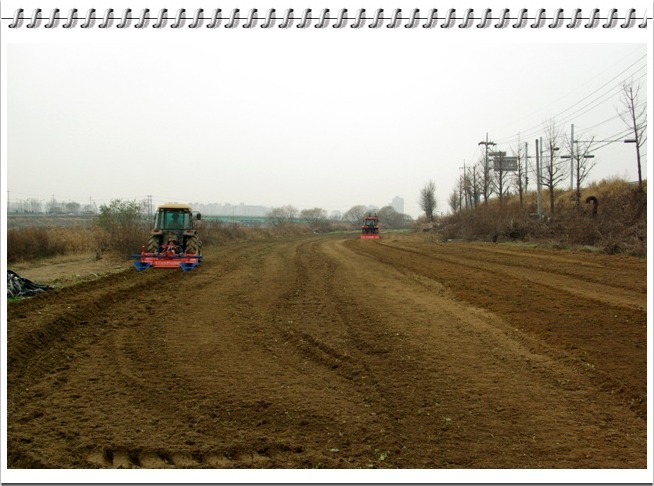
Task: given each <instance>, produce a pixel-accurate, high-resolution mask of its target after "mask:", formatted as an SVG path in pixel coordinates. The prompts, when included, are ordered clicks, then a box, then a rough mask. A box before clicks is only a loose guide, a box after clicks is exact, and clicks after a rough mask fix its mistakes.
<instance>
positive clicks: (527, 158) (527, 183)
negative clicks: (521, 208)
mask: <svg viewBox="0 0 654 486" xmlns="http://www.w3.org/2000/svg"><path fill="white" fill-rule="evenodd" d="M528 186H529V144H528V143H527V142H525V194H527V187H528Z"/></svg>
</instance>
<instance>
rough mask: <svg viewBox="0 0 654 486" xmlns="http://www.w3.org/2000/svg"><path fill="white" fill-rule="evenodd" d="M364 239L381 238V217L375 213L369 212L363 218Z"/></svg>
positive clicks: (362, 232)
mask: <svg viewBox="0 0 654 486" xmlns="http://www.w3.org/2000/svg"><path fill="white" fill-rule="evenodd" d="M360 238H361V239H362V240H378V239H379V218H378V217H377V215H376V214H375V215H374V216H372V215H371V214H368V216H366V217H365V218H363V226H361V236H360Z"/></svg>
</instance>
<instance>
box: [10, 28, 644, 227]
mask: <svg viewBox="0 0 654 486" xmlns="http://www.w3.org/2000/svg"><path fill="white" fill-rule="evenodd" d="M60 30H61V29H60ZM78 30H79V28H78ZM95 30H96V31H97V30H98V29H97V28H96V29H95ZM114 30H115V29H114ZM132 30H134V29H132ZM223 30H224V29H223ZM260 30H262V29H260ZM279 30H280V31H281V29H279ZM299 31H300V29H297V30H296V31H294V32H292V34H294V35H295V36H296V37H297V40H298V42H294V39H292V38H290V37H289V35H290V34H286V35H284V34H279V33H278V32H271V33H270V35H267V36H262V35H259V34H260V33H258V35H256V36H255V35H251V36H250V38H247V34H246V35H243V34H240V37H237V36H234V37H232V38H228V37H226V35H225V34H221V35H222V36H223V37H219V38H217V39H218V40H216V37H214V39H213V40H212V41H210V42H184V43H171V42H169V41H168V40H163V41H162V42H158V39H157V38H156V37H154V36H152V37H150V38H149V39H148V40H147V42H143V41H142V40H141V39H139V38H136V37H134V36H126V37H125V38H124V39H123V40H122V42H123V43H115V42H107V41H106V39H99V38H97V37H89V39H88V40H90V42H80V41H79V39H78V38H77V39H75V41H74V42H68V41H67V39H66V38H63V40H62V39H59V40H58V42H57V43H47V42H44V43H40V42H37V43H24V42H19V43H11V44H9V45H8V51H7V54H8V56H7V98H8V102H7V161H8V162H7V190H8V197H9V198H10V199H11V200H18V199H28V198H36V199H40V200H43V201H47V200H49V199H50V198H51V197H52V195H54V196H55V198H56V199H57V200H60V201H78V202H81V203H85V202H88V201H89V200H90V199H93V200H94V201H96V202H97V203H103V202H108V201H109V200H111V199H114V198H122V199H138V200H141V199H144V198H145V197H146V195H152V196H153V200H154V202H155V204H157V203H161V202H165V201H183V202H201V203H211V202H218V203H232V204H238V203H245V204H253V205H254V204H256V205H265V206H280V205H285V204H292V205H294V206H296V207H297V208H299V209H303V208H311V207H322V208H324V209H327V210H328V211H330V212H331V211H333V210H339V211H346V210H347V209H349V208H350V207H352V206H353V205H356V204H371V205H377V206H384V205H386V204H389V203H390V201H391V200H392V198H393V197H395V196H400V197H402V198H404V200H405V212H407V213H408V214H410V215H411V216H413V217H417V216H418V215H419V213H420V209H419V206H418V203H417V199H418V193H419V191H420V189H421V188H422V186H423V185H424V184H425V183H426V182H428V181H429V180H430V179H433V180H434V181H435V182H436V188H437V196H438V202H439V211H446V210H447V209H448V205H447V198H448V197H449V194H450V193H451V192H452V191H453V189H454V188H455V185H456V183H457V178H458V177H459V175H460V174H461V169H460V168H461V167H462V166H463V164H464V162H465V163H466V164H467V165H470V164H472V163H476V162H477V161H478V160H479V158H480V157H481V155H482V147H480V146H479V145H478V143H479V142H480V141H481V140H484V138H485V136H486V133H487V132H488V134H489V139H490V140H492V141H495V142H496V143H497V146H496V148H497V149H499V150H506V151H507V152H511V150H512V148H514V147H515V146H516V143H517V140H518V137H519V135H518V134H521V135H520V137H521V140H522V141H523V142H524V141H527V142H529V144H530V147H529V151H530V154H531V155H534V153H535V152H534V151H535V147H534V140H535V138H536V137H538V136H543V135H544V134H543V130H542V127H543V124H544V123H545V122H546V121H548V120H549V119H551V118H553V119H554V120H555V121H556V122H557V124H558V125H559V126H560V127H561V129H562V131H564V132H565V133H566V134H567V133H569V132H570V124H571V123H574V124H575V131H576V134H578V135H579V136H578V137H577V138H583V139H587V138H590V137H592V136H594V137H595V139H596V140H607V139H615V138H616V137H617V138H620V137H622V138H628V136H623V135H624V134H623V132H624V130H625V129H626V127H625V125H624V123H623V122H622V121H621V120H620V118H619V117H618V116H617V111H616V110H617V109H618V108H619V107H620V96H619V95H620V92H619V87H620V84H621V83H622V82H624V81H625V80H629V79H634V80H636V81H637V82H638V83H639V84H641V85H642V86H643V88H642V89H643V94H645V93H647V84H646V83H647V80H646V74H647V46H646V45H645V44H637V43H587V44H584V43H577V42H575V43H567V42H566V43H519V42H508V43H484V42H483V40H484V39H483V38H481V42H471V43H460V42H459V43H450V42H444V39H443V38H442V37H441V38H439V39H438V42H436V41H434V37H432V38H431V39H427V38H426V37H425V36H424V32H419V33H418V34H417V35H416V36H415V37H409V35H405V34H402V35H404V36H403V37H400V36H399V35H398V36H397V37H396V38H395V39H391V38H390V37H388V32H380V33H379V34H377V32H378V31H372V30H368V31H366V32H363V33H362V34H360V35H352V34H351V33H350V32H348V33H347V34H348V35H347V36H345V35H343V36H342V37H341V38H339V40H338V42H334V39H335V33H334V32H327V33H324V34H323V33H322V32H321V33H318V34H316V32H317V31H318V29H314V31H313V32H309V33H308V34H302V37H301V36H300V34H298V32H299ZM358 32H361V31H358ZM181 34H182V33H180V34H179V35H180V38H181ZM183 34H184V35H186V36H187V37H188V34H187V33H186V32H185V33H183ZM382 34H383V35H385V36H386V37H384V38H383V39H382V38H381V37H378V35H382ZM89 35H90V34H89ZM336 35H338V34H336ZM426 39H427V40H426ZM300 40H301V41H300ZM607 40H609V41H610V37H607ZM96 41H97V42H96ZM650 56H651V53H650ZM643 99H644V97H643ZM599 145H604V144H598V145H597V146H599ZM595 155H596V158H595V161H596V163H597V165H596V167H595V169H594V170H593V172H592V174H591V179H593V180H598V179H602V178H606V177H612V176H619V177H624V178H627V179H630V180H635V179H636V177H637V175H636V162H635V150H634V147H633V145H627V144H624V143H613V144H609V145H605V146H604V147H603V148H600V149H598V151H597V152H596V153H595ZM532 180H534V179H532ZM567 184H568V182H567V180H566V185H567Z"/></svg>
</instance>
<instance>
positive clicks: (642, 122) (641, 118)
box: [618, 82, 647, 192]
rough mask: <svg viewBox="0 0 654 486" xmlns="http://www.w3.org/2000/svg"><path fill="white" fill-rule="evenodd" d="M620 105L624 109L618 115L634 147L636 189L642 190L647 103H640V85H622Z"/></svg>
mask: <svg viewBox="0 0 654 486" xmlns="http://www.w3.org/2000/svg"><path fill="white" fill-rule="evenodd" d="M622 105H623V107H624V109H623V110H622V111H619V112H618V114H619V115H620V118H622V121H624V122H625V123H626V125H627V126H628V127H629V130H631V132H632V135H633V138H632V139H630V141H631V142H632V143H634V144H635V145H636V162H637V163H638V189H639V190H640V191H641V192H642V190H643V176H642V173H641V160H640V148H641V147H642V146H643V145H644V144H645V142H646V140H647V103H641V102H640V85H639V86H637V87H635V88H634V85H633V82H631V83H625V84H624V85H622Z"/></svg>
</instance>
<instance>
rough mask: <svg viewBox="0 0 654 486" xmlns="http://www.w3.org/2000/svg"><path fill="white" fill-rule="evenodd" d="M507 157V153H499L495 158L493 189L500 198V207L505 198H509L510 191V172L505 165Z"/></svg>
mask: <svg viewBox="0 0 654 486" xmlns="http://www.w3.org/2000/svg"><path fill="white" fill-rule="evenodd" d="M505 156H506V153H505V152H499V154H498V155H496V156H495V157H494V158H493V169H494V173H493V187H494V188H495V192H496V193H497V195H498V197H499V198H500V206H501V205H502V204H503V203H504V196H507V195H508V191H509V180H508V176H509V171H508V170H507V167H506V164H505V160H504V159H505Z"/></svg>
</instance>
